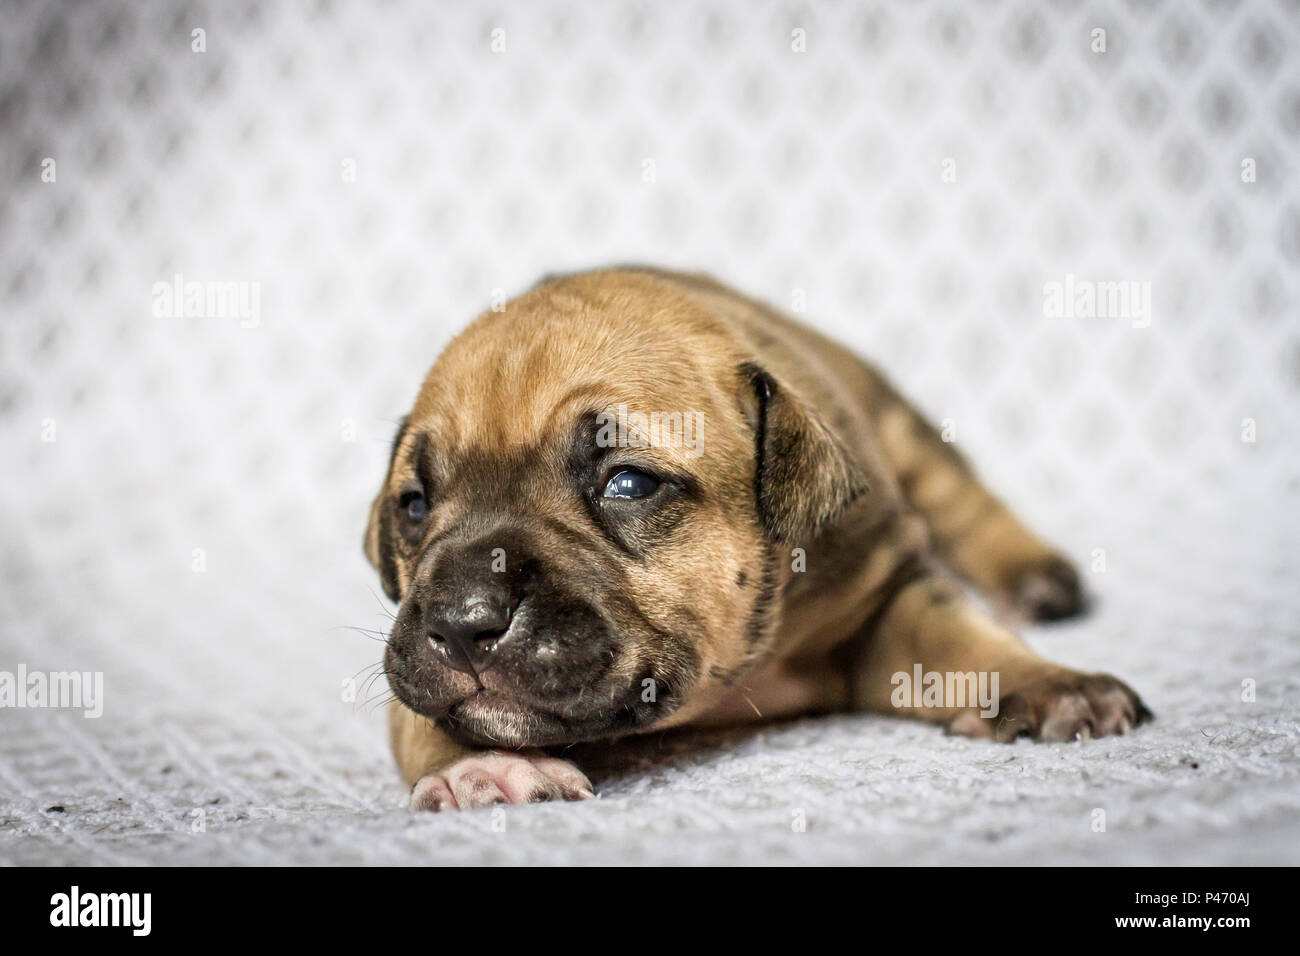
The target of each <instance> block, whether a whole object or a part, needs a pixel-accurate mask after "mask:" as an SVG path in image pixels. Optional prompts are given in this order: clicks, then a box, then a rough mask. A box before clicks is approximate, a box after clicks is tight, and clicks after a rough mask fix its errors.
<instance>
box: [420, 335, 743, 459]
mask: <svg viewBox="0 0 1300 956" xmlns="http://www.w3.org/2000/svg"><path fill="white" fill-rule="evenodd" d="M471 344H476V345H477V346H478V347H476V348H470V349H461V350H459V351H456V352H449V353H447V354H444V356H443V357H442V358H441V359H440V360H439V362H438V364H436V365H435V366H434V369H433V370H432V371H431V372H430V374H429V376H428V378H427V379H426V380H425V383H424V386H423V388H422V389H421V392H420V396H419V398H418V400H417V402H416V405H415V409H414V411H413V412H412V415H411V416H410V423H411V428H412V429H413V431H415V432H418V433H422V434H424V435H427V437H428V441H429V442H430V444H431V445H432V446H433V447H434V448H436V449H437V451H438V453H439V454H440V455H443V456H447V457H449V458H456V457H461V456H468V455H476V456H481V455H483V454H489V453H493V452H498V453H501V454H502V455H503V456H512V455H515V454H523V453H528V452H529V451H534V452H535V451H537V450H541V449H552V450H554V449H560V448H563V447H567V446H569V445H571V444H573V443H578V444H584V443H585V444H594V445H596V446H598V447H600V448H618V449H624V450H627V451H628V452H629V453H632V452H635V453H636V454H637V455H638V456H640V457H641V459H642V460H644V461H646V462H647V463H654V462H658V463H661V464H663V465H664V466H666V467H671V468H674V469H679V470H685V471H695V470H696V469H697V467H698V466H699V464H700V462H701V460H702V459H703V460H707V459H708V457H711V456H712V455H715V454H721V453H732V452H734V450H735V449H733V448H731V447H730V445H731V444H732V443H731V442H730V441H728V440H727V436H728V435H731V434H733V433H734V432H735V430H736V428H737V426H738V425H739V424H740V414H741V413H740V408H739V405H738V402H737V400H736V397H735V396H734V395H733V394H730V392H729V390H728V388H727V385H728V381H729V379H728V376H727V375H726V374H725V370H723V369H718V368H711V367H709V365H708V362H707V355H705V354H703V353H701V352H699V351H695V352H693V351H692V350H691V349H690V348H689V346H688V344H687V343H683V342H679V343H653V342H649V343H647V342H645V341H644V340H643V341H642V342H641V343H639V345H640V347H639V348H628V347H627V344H628V343H617V345H616V346H615V345H614V344H613V343H611V347H607V348H602V347H600V344H599V343H593V342H589V341H581V340H579V341H569V342H566V341H564V340H563V339H556V340H554V341H545V340H544V341H540V342H538V341H534V342H532V343H528V344H525V343H520V342H518V341H515V342H510V341H507V342H506V343H504V344H503V345H496V344H495V343H494V347H490V348H487V347H483V344H482V343H471Z"/></svg>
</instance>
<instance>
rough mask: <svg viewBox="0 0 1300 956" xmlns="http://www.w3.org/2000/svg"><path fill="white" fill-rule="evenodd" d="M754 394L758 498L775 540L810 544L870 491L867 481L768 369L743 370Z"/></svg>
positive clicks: (809, 410)
mask: <svg viewBox="0 0 1300 956" xmlns="http://www.w3.org/2000/svg"><path fill="white" fill-rule="evenodd" d="M741 373H742V374H743V375H744V376H745V379H746V381H747V382H748V384H749V387H750V388H751V389H752V390H753V396H754V400H755V402H756V403H757V408H758V414H757V424H756V428H755V432H756V439H755V444H756V446H757V448H756V457H757V461H756V465H755V474H754V485H755V488H754V490H755V493H756V496H757V498H758V514H759V518H760V520H761V521H762V523H763V529H764V531H766V532H767V536H768V538H770V539H771V540H773V541H781V542H793V541H803V540H807V539H808V538H809V537H811V536H812V535H813V534H814V533H816V532H817V531H818V529H820V528H821V527H822V526H823V525H825V524H826V523H827V522H829V521H832V520H834V519H835V518H836V517H838V516H839V515H840V514H841V513H842V512H843V511H844V509H846V508H847V507H848V506H849V505H850V504H852V503H853V501H854V500H855V499H857V497H858V496H859V495H861V494H862V493H863V492H865V491H866V490H867V476H866V475H865V474H864V473H863V471H862V469H861V467H860V466H859V465H858V464H857V462H855V461H854V460H853V459H852V458H851V457H850V456H849V453H848V452H847V451H846V450H845V448H844V446H843V445H842V444H840V441H839V439H838V438H836V437H835V435H834V434H833V433H832V432H831V430H830V429H829V428H828V427H827V426H826V423H825V422H823V421H822V419H821V416H820V415H818V414H817V412H816V411H815V410H814V409H813V408H812V407H811V406H809V405H808V404H807V403H806V402H804V401H803V400H802V399H800V398H799V397H798V396H796V395H794V394H792V393H791V392H789V391H788V390H786V389H784V388H782V387H781V386H779V385H778V384H777V383H776V381H775V379H773V378H772V376H771V375H770V374H768V373H767V372H766V371H765V370H764V369H762V368H760V367H759V366H757V365H754V364H752V363H746V364H744V365H742V366H741Z"/></svg>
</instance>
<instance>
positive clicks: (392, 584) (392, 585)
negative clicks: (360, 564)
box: [363, 418, 406, 601]
mask: <svg viewBox="0 0 1300 956" xmlns="http://www.w3.org/2000/svg"><path fill="white" fill-rule="evenodd" d="M405 434H406V419H405V418H403V419H402V423H401V425H399V426H398V429H397V435H396V436H395V437H394V438H393V450H392V453H391V454H390V455H389V458H388V471H387V472H385V474H384V483H383V485H382V486H381V487H380V489H379V494H377V495H376V496H375V500H374V501H373V502H372V503H371V505H370V520H369V521H367V522H366V537H365V543H364V545H363V547H364V548H365V552H366V558H367V559H368V560H369V561H370V566H371V567H373V568H374V569H375V570H376V571H378V572H379V583H380V584H381V585H383V588H384V593H385V594H387V595H388V599H389V600H390V601H400V600H401V599H402V586H401V582H399V581H398V580H397V558H396V556H395V555H394V553H393V533H392V528H391V524H390V522H391V521H392V509H391V508H390V507H389V504H390V502H389V498H388V479H389V478H390V477H391V476H392V472H393V459H395V458H396V457H397V449H398V448H399V447H401V444H402V437H403V436H404V435H405Z"/></svg>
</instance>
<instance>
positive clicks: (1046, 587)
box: [1006, 555, 1088, 622]
mask: <svg viewBox="0 0 1300 956" xmlns="http://www.w3.org/2000/svg"><path fill="white" fill-rule="evenodd" d="M1006 602H1007V603H1008V604H1009V605H1010V610H1011V613H1012V614H1013V615H1014V616H1016V617H1018V618H1020V619H1021V620H1025V621H1034V622H1036V621H1063V620H1066V619H1067V618H1072V617H1079V616H1080V615H1082V614H1085V613H1086V612H1087V611H1088V596H1087V594H1086V593H1085V592H1084V590H1083V584H1082V583H1081V582H1080V580H1079V572H1078V571H1076V570H1075V567H1074V565H1073V564H1071V563H1070V562H1069V561H1067V560H1066V559H1065V558H1062V557H1060V556H1059V555H1050V556H1049V557H1047V558H1044V559H1043V560H1041V561H1038V562H1036V563H1034V564H1031V565H1029V566H1028V567H1026V568H1024V569H1023V570H1022V571H1021V572H1020V573H1019V574H1018V575H1017V576H1016V579H1015V580H1014V581H1013V582H1012V583H1011V586H1010V588H1009V589H1008V593H1007V595H1006Z"/></svg>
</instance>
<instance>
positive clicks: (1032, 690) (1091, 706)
mask: <svg viewBox="0 0 1300 956" xmlns="http://www.w3.org/2000/svg"><path fill="white" fill-rule="evenodd" d="M1152 717H1153V715H1152V713H1151V711H1150V710H1148V709H1147V706H1146V704H1144V703H1142V699H1141V698H1140V697H1138V695H1137V694H1136V693H1134V692H1133V690H1132V688H1130V687H1129V686H1128V685H1127V684H1125V683H1124V682H1123V681H1121V680H1120V679H1119V678H1117V677H1111V676H1110V675H1109V674H1079V673H1076V672H1073V671H1066V672H1065V673H1063V674H1057V675H1054V676H1053V677H1050V678H1045V679H1043V680H1041V681H1039V682H1037V683H1034V684H1030V685H1029V686H1027V687H1024V688H1022V689H1020V690H1018V691H1016V692H1015V693H1013V694H1008V695H1007V696H1006V697H1003V698H1002V700H1001V701H1000V702H999V704H998V712H997V714H996V715H994V716H992V717H981V716H980V715H979V713H978V712H976V711H973V710H969V711H964V712H962V713H961V714H959V715H958V716H957V717H955V718H954V719H953V720H952V722H951V723H949V725H948V730H949V732H951V733H954V734H962V735H964V736H967V737H991V738H992V739H994V740H999V741H1002V742H1003V743H1010V742H1011V741H1013V740H1015V739H1016V738H1017V737H1031V738H1033V739H1034V740H1041V741H1062V740H1076V739H1077V740H1087V739H1088V738H1090V737H1105V736H1108V735H1110V734H1126V733H1128V732H1129V731H1130V730H1132V729H1133V728H1134V727H1136V726H1137V725H1138V724H1141V723H1145V722H1146V721H1148V720H1151V719H1152Z"/></svg>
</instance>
